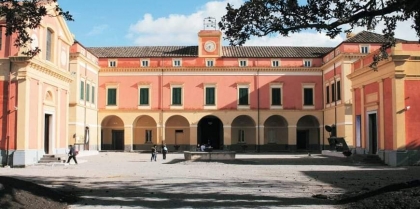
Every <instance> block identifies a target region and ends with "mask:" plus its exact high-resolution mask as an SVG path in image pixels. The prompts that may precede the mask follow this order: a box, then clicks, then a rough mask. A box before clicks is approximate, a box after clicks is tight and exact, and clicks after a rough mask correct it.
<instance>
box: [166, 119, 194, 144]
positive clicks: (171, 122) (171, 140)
mask: <svg viewBox="0 0 420 209" xmlns="http://www.w3.org/2000/svg"><path fill="white" fill-rule="evenodd" d="M164 143H165V144H166V146H167V147H168V149H170V150H171V149H172V148H175V149H176V150H177V149H179V148H181V150H182V149H187V148H188V150H189V146H190V123H189V122H188V120H187V119H186V118H185V117H183V116H180V115H174V116H172V117H170V118H169V119H168V120H167V121H166V123H165V141H164Z"/></svg>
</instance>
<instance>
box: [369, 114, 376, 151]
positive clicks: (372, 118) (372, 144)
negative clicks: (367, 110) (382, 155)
mask: <svg viewBox="0 0 420 209" xmlns="http://www.w3.org/2000/svg"><path fill="white" fill-rule="evenodd" d="M368 118H369V153H370V154H376V152H377V150H378V132H377V131H378V130H377V125H376V113H372V114H369V115H368Z"/></svg>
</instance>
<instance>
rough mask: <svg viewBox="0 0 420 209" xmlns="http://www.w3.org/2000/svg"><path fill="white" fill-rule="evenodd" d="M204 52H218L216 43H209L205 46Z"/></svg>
mask: <svg viewBox="0 0 420 209" xmlns="http://www.w3.org/2000/svg"><path fill="white" fill-rule="evenodd" d="M204 50H206V51H207V52H213V51H214V50H216V43H214V41H207V42H206V43H205V44H204Z"/></svg>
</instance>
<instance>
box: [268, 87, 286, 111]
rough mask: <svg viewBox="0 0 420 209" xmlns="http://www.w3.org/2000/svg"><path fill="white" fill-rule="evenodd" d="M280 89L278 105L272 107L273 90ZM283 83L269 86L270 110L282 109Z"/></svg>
mask: <svg viewBox="0 0 420 209" xmlns="http://www.w3.org/2000/svg"><path fill="white" fill-rule="evenodd" d="M276 88H279V89H280V105H273V89H276ZM283 101H284V100H283V83H272V84H270V109H283Z"/></svg>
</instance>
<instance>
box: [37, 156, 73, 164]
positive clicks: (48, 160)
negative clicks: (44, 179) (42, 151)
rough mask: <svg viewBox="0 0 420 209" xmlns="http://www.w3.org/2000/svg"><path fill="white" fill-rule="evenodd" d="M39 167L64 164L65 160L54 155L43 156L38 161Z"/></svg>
mask: <svg viewBox="0 0 420 209" xmlns="http://www.w3.org/2000/svg"><path fill="white" fill-rule="evenodd" d="M38 164H39V165H52V164H54V165H55V164H63V165H64V164H66V159H65V158H64V157H60V156H56V155H44V156H43V157H42V158H41V159H40V160H39V161H38Z"/></svg>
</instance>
